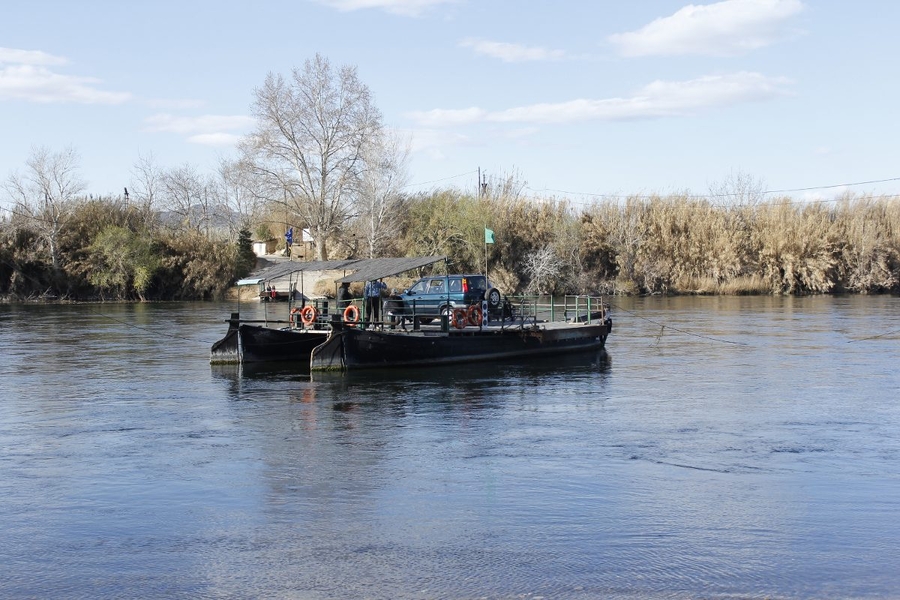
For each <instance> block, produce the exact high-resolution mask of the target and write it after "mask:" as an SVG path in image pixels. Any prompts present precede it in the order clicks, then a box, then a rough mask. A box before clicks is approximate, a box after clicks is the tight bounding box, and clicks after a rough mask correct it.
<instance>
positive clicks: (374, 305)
mask: <svg viewBox="0 0 900 600" xmlns="http://www.w3.org/2000/svg"><path fill="white" fill-rule="evenodd" d="M386 289H387V284H385V283H384V282H383V281H382V280H380V279H379V280H377V281H375V280H372V281H367V282H366V288H365V296H366V318H367V319H368V320H369V322H371V323H375V322H376V321H378V319H379V318H380V315H379V312H380V308H381V293H382V292H383V291H384V290H386Z"/></svg>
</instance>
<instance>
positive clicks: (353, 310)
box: [344, 304, 359, 327]
mask: <svg viewBox="0 0 900 600" xmlns="http://www.w3.org/2000/svg"><path fill="white" fill-rule="evenodd" d="M344 322H345V323H346V324H347V325H349V326H350V327H353V326H354V325H356V324H357V323H359V307H358V306H356V305H355V304H348V305H347V308H345V309H344Z"/></svg>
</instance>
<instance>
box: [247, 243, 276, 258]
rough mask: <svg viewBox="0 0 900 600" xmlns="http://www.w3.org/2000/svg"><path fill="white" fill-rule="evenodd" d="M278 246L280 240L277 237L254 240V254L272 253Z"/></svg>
mask: <svg viewBox="0 0 900 600" xmlns="http://www.w3.org/2000/svg"><path fill="white" fill-rule="evenodd" d="M276 248H278V240H276V239H270V240H262V241H255V242H253V254H255V255H257V256H265V255H266V254H272V253H273V252H275V249H276Z"/></svg>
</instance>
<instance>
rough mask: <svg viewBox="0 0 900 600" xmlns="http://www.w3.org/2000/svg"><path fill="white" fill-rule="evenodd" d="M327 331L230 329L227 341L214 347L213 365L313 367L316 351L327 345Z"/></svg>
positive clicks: (243, 327) (262, 328)
mask: <svg viewBox="0 0 900 600" xmlns="http://www.w3.org/2000/svg"><path fill="white" fill-rule="evenodd" d="M327 338H328V332H327V331H324V330H323V331H320V330H292V329H272V328H270V327H260V326H257V325H240V326H238V327H236V328H233V329H232V328H229V330H228V333H227V334H226V335H225V337H224V338H223V339H222V340H220V341H218V342H216V343H215V344H213V347H212V351H211V353H210V363H212V364H229V363H253V362H281V361H291V362H300V363H301V364H302V365H303V367H304V368H306V367H307V366H308V365H309V357H310V354H311V353H312V351H313V348H315V347H316V346H318V345H320V344H322V343H324V342H325V340H326V339H327Z"/></svg>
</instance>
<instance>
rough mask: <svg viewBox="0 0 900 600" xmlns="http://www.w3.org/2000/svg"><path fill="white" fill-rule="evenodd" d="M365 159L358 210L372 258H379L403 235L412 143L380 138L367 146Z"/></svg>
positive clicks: (391, 136) (389, 137)
mask: <svg viewBox="0 0 900 600" xmlns="http://www.w3.org/2000/svg"><path fill="white" fill-rule="evenodd" d="M364 159H365V164H366V169H365V171H364V172H363V177H362V182H361V185H360V190H359V195H358V197H357V207H358V213H359V222H360V226H361V229H362V231H363V234H364V235H363V237H364V238H365V242H366V247H367V250H368V254H369V258H375V257H377V256H379V255H381V254H383V252H384V250H385V249H386V246H387V245H388V242H389V240H391V239H396V238H397V237H398V236H399V234H400V230H401V221H402V219H401V218H400V214H399V213H400V211H401V206H402V196H401V190H402V189H403V187H404V186H405V185H406V183H407V182H408V180H409V174H408V171H407V163H408V160H409V143H408V141H406V140H402V139H401V138H400V137H399V136H397V135H393V134H385V135H383V136H377V137H375V138H373V140H372V143H370V144H367V145H366V147H365V150H364Z"/></svg>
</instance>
